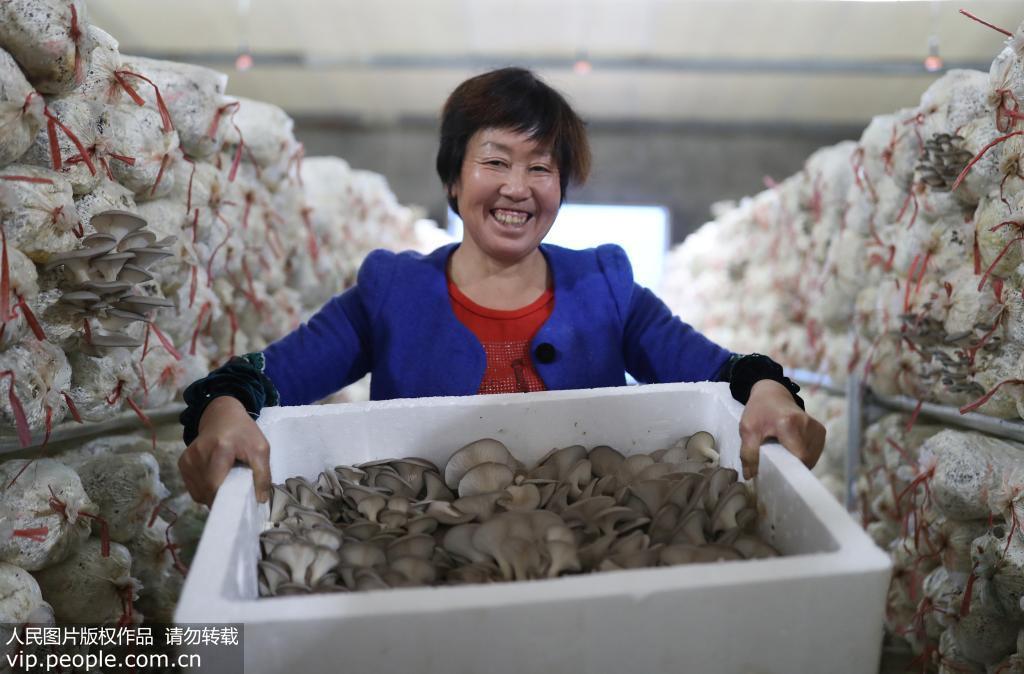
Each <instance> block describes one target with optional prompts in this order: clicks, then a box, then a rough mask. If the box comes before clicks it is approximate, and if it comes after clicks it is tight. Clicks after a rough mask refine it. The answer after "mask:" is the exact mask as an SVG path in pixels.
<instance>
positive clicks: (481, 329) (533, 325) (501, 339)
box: [448, 280, 555, 393]
mask: <svg viewBox="0 0 1024 674" xmlns="http://www.w3.org/2000/svg"><path fill="white" fill-rule="evenodd" d="M448 295H449V296H450V297H451V299H452V309H453V310H454V311H455V317H456V318H458V319H459V321H460V322H461V323H462V324H463V325H465V326H466V327H467V328H469V329H470V331H471V332H472V333H473V334H474V335H476V338H477V339H479V340H480V344H482V345H483V347H484V353H486V354H487V369H486V370H485V371H484V378H483V381H481V382H480V390H479V391H478V393H527V392H529V391H546V390H547V387H546V386H545V385H544V382H543V381H541V378H540V376H539V375H538V374H537V370H536V369H535V368H534V367H533V361H532V360H531V358H530V340H531V339H533V336H534V335H535V334H537V330H539V329H540V326H542V325H544V321H546V320H548V317H549V316H550V315H551V310H552V309H553V308H554V305H555V293H554V291H553V290H551V289H550V288H549V289H548V290H547V291H545V292H544V294H543V295H541V296H540V297H538V298H537V299H536V300H535V301H534V302H531V303H530V304H528V305H527V306H525V307H521V308H519V309H513V310H511V311H499V310H497V309H488V308H487V307H482V306H480V305H479V304H477V303H476V302H474V301H473V300H471V299H469V298H468V297H466V296H465V295H464V294H462V291H460V290H459V289H458V288H456V287H455V284H454V283H452V282H451V281H450V280H449V281H448Z"/></svg>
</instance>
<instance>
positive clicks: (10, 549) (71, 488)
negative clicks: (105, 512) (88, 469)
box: [0, 459, 96, 571]
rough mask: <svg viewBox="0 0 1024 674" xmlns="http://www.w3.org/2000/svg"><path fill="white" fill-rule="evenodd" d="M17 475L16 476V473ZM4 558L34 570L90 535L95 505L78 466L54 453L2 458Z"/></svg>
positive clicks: (0, 544)
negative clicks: (45, 456) (43, 456)
mask: <svg viewBox="0 0 1024 674" xmlns="http://www.w3.org/2000/svg"><path fill="white" fill-rule="evenodd" d="M15 478H17V479H15ZM0 480H2V481H3V484H4V486H5V489H4V490H3V491H2V492H0V518H2V519H0V559H2V560H3V561H5V562H9V563H11V564H16V565H18V566H20V567H22V568H25V569H28V570H30V571H34V570H37V569H42V568H44V567H47V566H50V565H52V564H56V563H58V562H60V561H63V560H64V559H66V558H67V557H68V555H70V554H71V553H72V551H73V550H74V549H75V548H77V547H78V546H79V545H81V543H82V542H83V541H84V540H85V539H86V538H88V537H89V531H90V529H91V525H90V518H88V517H86V516H84V515H83V514H84V513H89V514H95V512H96V506H95V505H94V504H93V503H92V501H90V500H89V497H88V495H86V493H85V489H83V487H82V481H81V480H80V479H79V478H78V475H77V474H76V473H75V471H74V470H72V469H71V468H69V467H68V466H66V465H64V464H63V463H61V462H60V461H57V460H55V459H36V460H34V461H31V462H30V461H28V460H25V459H14V460H11V461H5V462H4V463H0Z"/></svg>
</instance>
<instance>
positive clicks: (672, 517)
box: [650, 503, 681, 543]
mask: <svg viewBox="0 0 1024 674" xmlns="http://www.w3.org/2000/svg"><path fill="white" fill-rule="evenodd" d="M680 515H681V511H680V509H679V507H678V506H676V505H675V504H673V503H666V504H665V505H663V506H662V507H661V509H660V510H659V511H658V512H657V514H655V516H654V518H653V519H652V520H651V527H650V531H651V541H653V542H654V543H666V542H668V541H669V540H670V539H671V538H672V534H673V532H674V531H675V530H676V527H678V526H679V518H680Z"/></svg>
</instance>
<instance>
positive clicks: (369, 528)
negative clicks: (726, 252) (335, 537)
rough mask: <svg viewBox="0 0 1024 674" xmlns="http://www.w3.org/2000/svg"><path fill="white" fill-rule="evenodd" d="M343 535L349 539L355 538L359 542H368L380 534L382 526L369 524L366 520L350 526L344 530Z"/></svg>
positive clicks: (374, 523) (373, 523)
mask: <svg viewBox="0 0 1024 674" xmlns="http://www.w3.org/2000/svg"><path fill="white" fill-rule="evenodd" d="M341 531H342V533H344V535H345V536H348V537H349V538H354V539H355V540H358V541H366V540H369V539H371V538H373V537H374V536H376V535H377V534H378V533H379V532H380V525H379V524H377V523H376V522H369V521H366V520H363V521H359V522H353V523H352V524H349V525H348V526H346V527H344V528H342V530H341Z"/></svg>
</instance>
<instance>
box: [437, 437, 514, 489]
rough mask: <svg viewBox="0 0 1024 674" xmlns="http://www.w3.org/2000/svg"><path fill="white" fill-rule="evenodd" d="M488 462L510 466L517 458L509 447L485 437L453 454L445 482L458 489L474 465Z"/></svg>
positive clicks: (447, 468) (512, 465)
mask: <svg viewBox="0 0 1024 674" xmlns="http://www.w3.org/2000/svg"><path fill="white" fill-rule="evenodd" d="M487 462H493V463H503V464H505V465H506V466H509V467H510V468H512V467H514V466H515V459H514V458H513V457H512V454H511V453H510V452H509V451H508V447H506V446H505V445H504V444H502V443H501V442H499V441H497V440H495V439H493V438H483V439H481V440H477V441H475V442H471V443H469V444H468V445H465V446H464V447H462V448H461V449H459V450H458V451H456V452H455V453H454V454H452V456H451V458H449V459H448V463H447V464H445V467H444V483H445V484H446V485H448V488H449V489H458V488H459V480H461V479H462V476H463V475H465V474H466V473H467V472H468V471H469V470H470V469H471V468H473V467H474V466H476V465H478V464H481V463H487Z"/></svg>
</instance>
